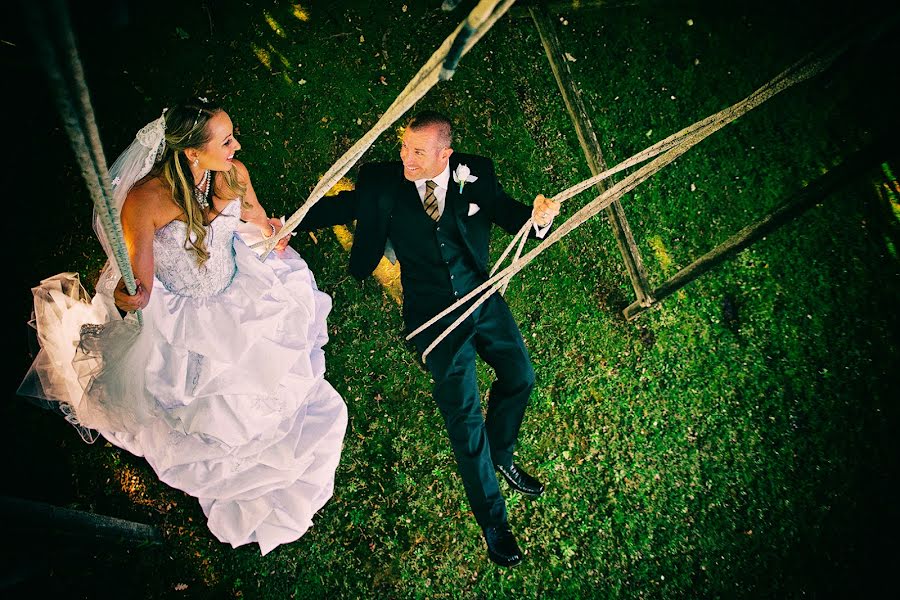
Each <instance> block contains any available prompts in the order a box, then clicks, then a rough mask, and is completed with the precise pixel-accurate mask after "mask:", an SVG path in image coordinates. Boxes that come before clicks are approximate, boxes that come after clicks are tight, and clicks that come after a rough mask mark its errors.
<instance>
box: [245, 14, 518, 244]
mask: <svg viewBox="0 0 900 600" xmlns="http://www.w3.org/2000/svg"><path fill="white" fill-rule="evenodd" d="M514 2H515V0H481V2H479V3H478V5H477V6H475V8H473V9H472V12H471V13H469V16H468V17H467V18H466V20H465V21H463V22H462V23H460V24H459V26H457V27H456V29H455V30H454V31H453V33H451V34H450V35H449V36H448V37H447V39H445V40H444V42H443V43H442V44H441V45H440V47H439V48H438V49H437V50H436V51H435V52H434V54H432V55H431V58H429V59H428V61H427V62H426V63H425V65H423V66H422V68H421V69H419V71H418V73H416V74H415V75H414V76H413V78H412V79H411V80H410V82H409V83H408V84H407V85H406V87H405V88H404V89H403V91H402V92H400V94H399V95H398V96H397V98H396V99H395V100H394V102H393V103H392V104H391V105H390V106H389V107H388V109H387V110H386V111H385V112H384V114H383V115H382V116H381V118H380V119H379V120H378V122H377V123H375V125H374V126H372V128H371V129H370V130H369V131H368V132H367V133H366V134H365V135H364V136H363V137H362V138H360V139H359V140H358V141H357V142H356V143H355V144H354V145H353V146H352V147H351V148H350V149H349V150H347V152H345V153H344V155H343V156H341V158H339V159H338V160H337V162H335V163H334V164H333V165H332V166H331V168H330V169H328V172H327V173H325V175H323V176H322V178H321V179H320V180H319V183H318V184H316V187H315V188H314V189H313V191H312V192H311V193H310V195H309V198H307V199H306V202H304V203H303V205H302V206H301V207H300V208H299V209H298V210H297V211H296V212H295V213H294V214H292V215H291V216H290V217H289V218H288V219H286V220H285V222H284V226H283V227H282V228H281V230H280V231H279V232H278V235H274V236H272V237H270V238H266V239H265V240H261V241H259V242H257V243H255V244H253V246H251V247H252V248H254V249H255V248H259V247H264V248H265V250H264V252H263V258H265V257H266V256H268V255H269V253H270V252H271V251H272V249H273V248H274V247H275V244H277V243H278V241H279V240H280V239H281V238H283V237H285V236H287V235H289V234H290V233H291V232H292V231H293V230H294V229H296V228H297V226H298V225H299V224H300V222H301V221H303V218H304V217H305V216H306V213H308V212H309V210H310V209H311V208H312V207H313V205H315V203H316V202H318V201H319V200H320V199H321V198H322V196H324V195H325V193H326V192H327V191H328V190H330V189H331V188H333V187H334V186H335V184H336V183H337V182H338V181H339V180H340V179H341V177H343V176H344V175H345V174H346V173H347V171H349V170H350V168H351V167H352V166H353V165H354V164H356V162H357V161H358V160H359V159H360V158H362V155H363V154H364V153H365V152H366V151H367V150H368V149H369V147H371V146H372V144H373V143H375V140H376V139H377V138H378V136H380V135H381V134H382V133H383V132H384V131H385V130H386V129H387V128H388V127H390V126H391V125H393V124H394V122H396V121H397V120H398V119H399V118H400V117H401V116H403V114H404V113H406V111H408V110H409V109H410V108H411V107H412V106H413V105H414V104H415V103H416V102H418V101H419V100H420V99H421V98H422V97H423V96H424V95H425V94H426V93H427V92H428V90H430V89H431V88H432V87H434V86H435V85H436V84H437V83H438V81H439V80H441V74H442V73H443V75H444V77H446V78H448V79H449V77H450V76H452V74H453V71H452V69H450V67H452V68H454V69H455V67H456V64H455V62H456V61H458V59H459V57H462V56H465V54H466V53H467V52H468V51H469V50H470V49H471V48H472V46H474V45H475V44H476V43H478V40H480V39H481V37H482V36H483V35H484V34H485V33H487V31H488V30H489V29H490V28H491V27H492V26H493V25H494V23H496V22H497V19H499V18H500V17H501V16H503V14H504V13H506V11H507V10H508V9H509V7H510V6H512V4H513V3H514ZM458 39H459V40H461V41H460V42H458V43H457V41H456V40H458ZM454 44H456V46H457V47H454ZM460 45H461V46H462V47H461V49H460V48H459V46H460ZM457 53H458V55H459V56H456V54H457ZM448 57H450V58H451V60H452V61H453V62H452V64H450V65H448V66H447V68H444V65H443V63H445V60H446V59H447V58H448ZM454 59H455V60H454Z"/></svg>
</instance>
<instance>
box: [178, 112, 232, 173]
mask: <svg viewBox="0 0 900 600" xmlns="http://www.w3.org/2000/svg"><path fill="white" fill-rule="evenodd" d="M206 129H207V132H208V133H209V141H208V142H207V143H206V145H205V146H203V147H202V148H199V149H195V150H194V153H195V154H194V156H195V157H196V158H197V160H199V161H200V163H199V164H198V165H197V167H198V168H199V169H209V170H210V171H230V170H231V168H232V167H233V166H234V153H235V152H237V151H238V150H240V149H241V145H240V143H238V141H237V138H235V137H234V126H233V124H232V123H231V117H229V116H228V113H226V112H225V111H224V110H222V111H219V112H217V113H216V114H215V115H213V116H212V117H210V119H209V121H208V122H207V123H206ZM188 158H191V156H190V154H188ZM192 160H193V159H192Z"/></svg>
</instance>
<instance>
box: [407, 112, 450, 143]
mask: <svg viewBox="0 0 900 600" xmlns="http://www.w3.org/2000/svg"><path fill="white" fill-rule="evenodd" d="M406 126H407V127H409V128H410V129H412V130H413V131H418V130H419V129H422V128H423V127H431V126H436V127H437V128H438V132H439V134H440V137H441V143H443V144H444V146H445V147H447V148H450V147H452V146H453V123H452V122H451V121H450V119H449V118H447V117H446V116H445V115H443V114H441V113H439V112H437V111H436V110H423V111H422V112H420V113H419V114H417V115H416V116H414V117H413V118H412V119H410V120H409V123H407V124H406Z"/></svg>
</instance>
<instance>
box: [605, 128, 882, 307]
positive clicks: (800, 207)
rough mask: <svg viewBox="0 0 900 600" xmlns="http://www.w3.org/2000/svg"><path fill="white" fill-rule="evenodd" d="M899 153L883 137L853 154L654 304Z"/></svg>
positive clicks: (672, 282)
mask: <svg viewBox="0 0 900 600" xmlns="http://www.w3.org/2000/svg"><path fill="white" fill-rule="evenodd" d="M897 152H898V149H897V147H896V144H894V145H891V144H890V143H889V140H887V139H886V138H882V139H880V140H877V141H875V142H873V143H872V144H870V145H868V146H866V147H865V148H863V149H862V150H859V151H857V152H855V153H854V154H851V155H850V156H849V157H848V158H847V159H846V160H844V162H842V163H841V164H840V165H838V166H837V167H835V168H834V169H831V170H830V171H828V172H827V173H826V174H825V175H823V176H821V177H819V178H818V179H816V180H815V181H813V182H812V183H810V184H809V185H807V186H806V187H804V188H802V189H801V190H799V191H797V192H795V193H794V194H793V195H792V196H789V197H788V198H787V199H786V200H785V201H784V202H782V203H781V204H780V205H779V206H778V208H776V209H775V210H773V211H772V212H771V213H769V214H768V215H766V216H765V217H763V218H762V219H760V220H759V221H757V222H755V223H753V224H751V225H748V226H746V227H744V228H743V229H741V230H740V231H739V232H737V233H736V234H735V235H733V236H731V237H730V238H728V240H726V241H725V242H724V243H723V244H721V245H719V246H717V247H716V248H713V249H712V250H710V251H709V252H707V253H706V254H704V255H703V256H701V257H700V258H698V259H697V260H695V261H694V262H692V263H691V264H690V265H688V266H687V267H685V268H683V269H681V270H680V271H679V272H678V273H676V274H675V275H674V276H673V277H672V278H671V279H669V280H668V281H666V282H665V283H663V284H662V285H660V286H659V287H658V288H656V289H655V290H653V292H652V294H651V297H652V301H651V304H655V303H657V302H659V301H661V300H663V299H664V298H666V297H668V296H671V295H672V294H673V293H675V292H677V291H678V290H680V289H681V288H683V287H684V286H686V285H687V284H689V283H690V282H692V281H693V280H695V279H697V278H698V277H700V276H701V275H703V274H704V273H706V272H707V271H709V270H710V269H713V268H714V267H716V266H718V265H720V264H721V263H723V262H725V261H726V260H728V259H730V258H732V257H733V256H735V255H736V254H738V253H739V252H740V251H742V250H744V249H745V248H747V247H748V246H750V245H751V244H753V243H754V242H755V241H757V240H759V239H761V238H763V237H765V236H766V235H768V234H770V233H772V232H773V231H775V230H776V229H778V228H779V227H781V226H782V225H784V224H785V223H787V222H789V221H792V220H793V219H796V218H797V217H799V216H800V215H801V214H803V213H804V212H805V211H807V210H808V209H809V208H811V207H812V206H814V205H816V204H818V203H819V202H822V201H823V200H825V199H826V198H827V197H828V196H829V195H830V194H833V193H834V192H836V191H838V190H840V189H841V188H843V187H845V186H846V185H847V184H849V183H850V182H851V181H853V180H854V178H856V177H858V176H859V175H860V174H862V173H864V172H865V171H867V170H869V169H872V168H875V167H877V165H878V164H879V163H880V162H881V161H883V160H886V159H887V158H888V157H889V156H891V155H894V156H896V155H897ZM647 308H648V307H647V306H642V305H641V304H639V303H638V302H633V303H632V304H631V305H630V306H628V307H627V308H626V309H625V310H624V311H623V314H624V315H625V318H626V319H628V320H631V319H634V318H635V317H637V316H638V315H640V314H641V313H642V312H644V311H645V310H646V309H647Z"/></svg>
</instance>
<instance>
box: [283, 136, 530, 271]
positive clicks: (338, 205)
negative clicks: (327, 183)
mask: <svg viewBox="0 0 900 600" xmlns="http://www.w3.org/2000/svg"><path fill="white" fill-rule="evenodd" d="M460 164H464V165H467V166H468V167H469V169H470V170H471V174H472V175H474V176H475V177H478V180H477V181H474V182H470V183H466V184H465V185H464V186H463V190H462V193H460V191H459V184H457V183H455V182H454V181H453V172H454V171H455V170H456V168H457V166H459V165H460ZM450 172H451V175H450V182H449V184H448V187H449V189H448V190H447V198H446V200H445V205H444V210H445V211H447V210H451V211H453V214H454V215H455V217H456V219H457V225H458V226H459V231H460V233H461V234H462V238H463V240H464V242H465V245H466V247H467V248H468V250H469V252H471V257H472V258H473V259H474V263H475V264H476V265H477V266H478V267H479V268H480V269H481V270H482V271H484V272H485V273H487V271H488V268H487V261H488V245H489V242H490V235H491V225H492V224H497V225H499V226H500V227H502V228H503V229H505V230H506V231H508V232H509V233H511V234H515V233H516V232H518V231H519V229H521V227H522V225H524V223H525V221H527V220H528V218H529V217H530V216H531V207H530V206H527V205H525V204H522V203H521V202H518V201H516V200H514V199H512V198H511V197H509V195H507V194H506V192H504V191H503V188H502V186H501V185H500V183H499V182H498V181H497V176H496V174H495V173H494V163H493V161H491V160H490V159H488V158H485V157H482V156H475V155H473V154H461V153H457V152H454V153H453V154H452V155H451V156H450ZM402 194H414V195H415V197H416V198H417V199H418V197H419V196H418V192H417V191H416V187H415V184H413V182H411V181H409V180H407V179H406V178H405V177H404V176H403V164H402V163H401V162H400V161H392V162H386V163H368V164H365V165H363V166H362V167H361V168H360V170H359V177H358V179H357V182H356V189H354V190H349V191H344V192H341V193H339V194H337V195H335V196H330V197H324V198H322V199H321V200H319V201H318V202H317V203H316V204H315V206H313V207H312V208H311V209H310V211H309V212H308V213H307V215H306V217H304V219H303V221H302V222H301V223H300V225H299V229H302V230H305V231H309V230H313V229H319V228H321V227H326V226H329V225H338V224H347V223H350V222H352V221H354V220H355V221H356V231H355V234H354V240H353V248H352V250H351V251H350V273H351V274H352V275H353V276H354V277H356V278H357V279H364V278H366V277H368V276H369V275H370V274H371V273H372V271H374V270H375V267H377V266H378V261H379V260H380V259H381V257H382V256H383V254H384V248H385V243H386V242H387V240H388V230H389V225H390V219H391V214H392V211H393V208H394V204H395V202H396V200H397V198H400V197H402ZM472 204H474V205H476V206H477V207H478V212H476V213H475V214H474V215H471V216H469V207H470V205H472ZM424 233H425V232H423V234H424ZM529 234H530V235H531V236H532V237H534V230H533V229H532V230H531V231H530V232H529Z"/></svg>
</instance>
